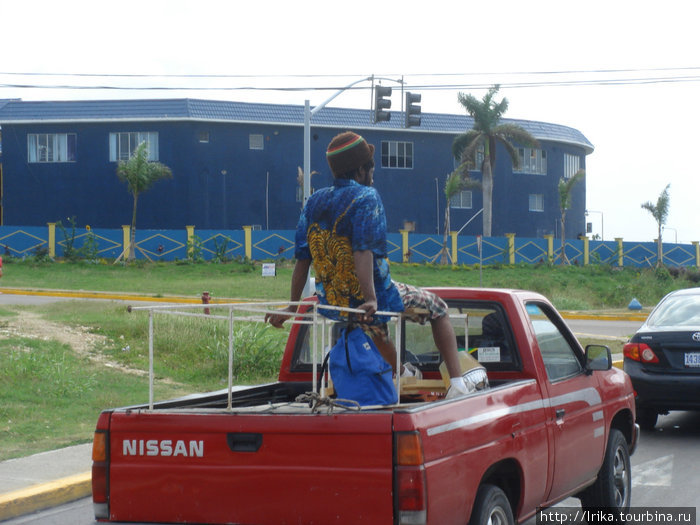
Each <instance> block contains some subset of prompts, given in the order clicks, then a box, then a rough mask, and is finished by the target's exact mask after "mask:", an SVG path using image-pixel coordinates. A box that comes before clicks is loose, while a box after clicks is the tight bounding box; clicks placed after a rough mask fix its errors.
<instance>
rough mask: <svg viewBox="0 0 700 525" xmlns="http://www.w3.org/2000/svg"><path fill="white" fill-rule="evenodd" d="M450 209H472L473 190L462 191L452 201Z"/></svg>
mask: <svg viewBox="0 0 700 525" xmlns="http://www.w3.org/2000/svg"><path fill="white" fill-rule="evenodd" d="M450 207H452V208H463V209H471V208H472V192H471V190H463V191H460V192H459V193H458V194H457V195H454V196H453V197H452V198H451V199H450Z"/></svg>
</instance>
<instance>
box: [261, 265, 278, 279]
mask: <svg viewBox="0 0 700 525" xmlns="http://www.w3.org/2000/svg"><path fill="white" fill-rule="evenodd" d="M262 276H263V277H276V276H277V268H275V263H263V265H262Z"/></svg>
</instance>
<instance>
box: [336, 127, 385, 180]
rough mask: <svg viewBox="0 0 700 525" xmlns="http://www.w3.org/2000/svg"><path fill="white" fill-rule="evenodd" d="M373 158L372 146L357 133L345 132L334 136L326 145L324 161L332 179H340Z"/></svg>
mask: <svg viewBox="0 0 700 525" xmlns="http://www.w3.org/2000/svg"><path fill="white" fill-rule="evenodd" d="M373 156H374V146H373V145H372V144H367V141H366V140H365V139H363V138H362V137H361V136H360V135H358V134H357V133H353V132H352V131H346V132H345V133H341V134H340V135H336V136H335V137H334V138H333V140H331V143H330V144H329V145H328V150H327V151H326V159H327V160H328V165H329V166H330V167H331V171H332V172H333V176H334V177H342V176H343V175H345V174H346V173H348V172H350V171H354V170H356V169H358V168H359V167H361V166H363V165H364V164H367V163H368V162H369V161H371V160H372V157H373Z"/></svg>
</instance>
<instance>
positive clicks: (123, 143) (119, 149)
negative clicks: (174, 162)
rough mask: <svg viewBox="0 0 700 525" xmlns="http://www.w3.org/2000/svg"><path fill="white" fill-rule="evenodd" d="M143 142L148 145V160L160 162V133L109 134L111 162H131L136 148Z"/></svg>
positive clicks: (129, 132) (130, 132) (131, 132)
mask: <svg viewBox="0 0 700 525" xmlns="http://www.w3.org/2000/svg"><path fill="white" fill-rule="evenodd" d="M142 142H145V143H146V149H147V150H148V160H149V161H157V160H158V157H159V155H158V132H156V131H127V132H115V133H110V134H109V161H110V162H117V161H119V160H129V159H130V158H131V157H132V155H133V154H134V151H135V150H136V148H137V147H138V146H139V144H141V143H142Z"/></svg>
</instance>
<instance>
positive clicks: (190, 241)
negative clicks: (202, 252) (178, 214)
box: [185, 225, 194, 259]
mask: <svg viewBox="0 0 700 525" xmlns="http://www.w3.org/2000/svg"><path fill="white" fill-rule="evenodd" d="M185 230H187V257H189V258H190V259H191V258H192V256H193V251H194V225H189V226H185Z"/></svg>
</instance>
